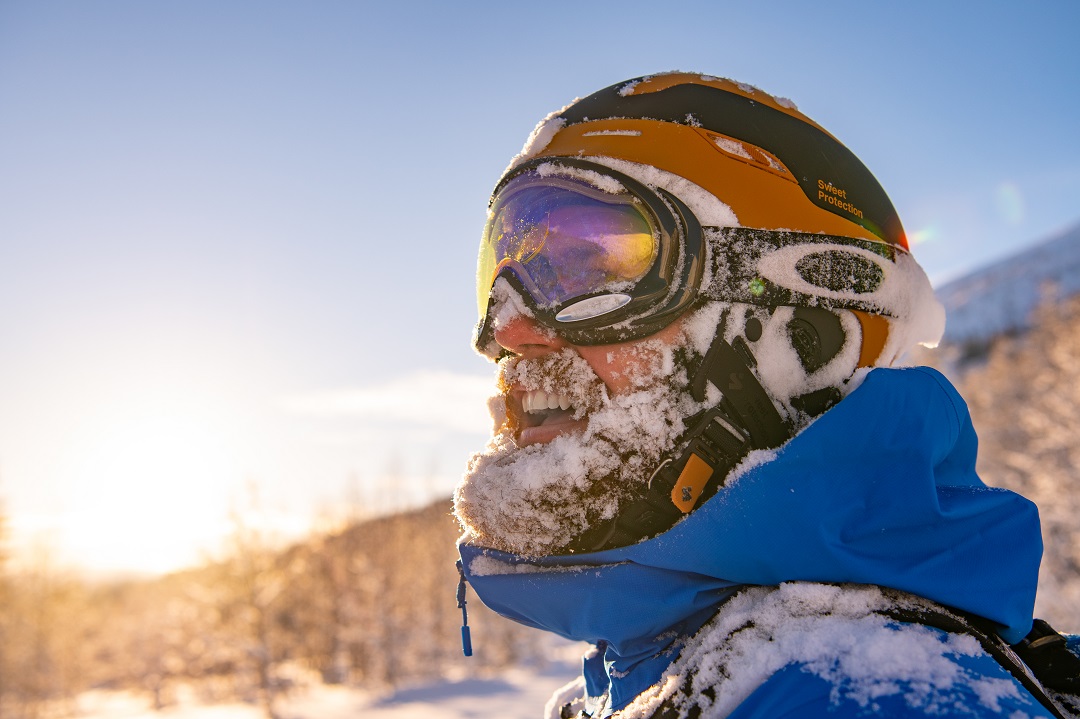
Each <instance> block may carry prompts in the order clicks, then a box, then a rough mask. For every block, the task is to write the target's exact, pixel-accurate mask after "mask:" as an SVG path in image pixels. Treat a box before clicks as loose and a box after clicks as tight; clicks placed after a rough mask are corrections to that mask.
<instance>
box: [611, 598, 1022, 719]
mask: <svg viewBox="0 0 1080 719" xmlns="http://www.w3.org/2000/svg"><path fill="white" fill-rule="evenodd" d="M893 602H895V599H894V598H889V597H886V596H885V595H884V594H883V593H882V591H881V590H880V589H878V588H876V587H861V586H836V585H823V584H813V583H788V584H782V585H780V587H779V588H777V589H776V590H771V589H769V588H759V589H751V590H748V591H745V592H743V593H741V594H739V595H737V596H736V597H734V598H733V599H732V600H731V601H729V602H728V603H727V604H725V605H724V607H723V608H722V609H721V610H720V612H719V614H717V616H716V617H715V618H714V619H713V620H712V621H711V622H710V623H709V624H707V625H706V626H705V627H704V628H703V629H702V630H701V631H699V632H698V634H697V635H696V636H695V637H694V638H693V639H692V640H691V641H690V643H689V644H688V645H687V646H686V648H685V649H684V650H683V652H682V654H681V655H680V656H679V659H678V660H676V661H675V662H674V663H673V664H672V666H671V667H670V668H669V669H668V671H667V673H666V675H665V677H664V679H663V680H662V681H661V682H659V683H658V684H657V685H656V686H654V687H653V688H652V689H651V690H649V691H647V692H645V693H644V694H642V695H641V696H639V697H638V698H637V699H636V700H635V701H634V702H633V703H632V704H631V705H630V706H629V707H628V708H627V709H625V710H623V712H622V713H621V715H623V716H625V717H627V719H637V718H639V717H647V716H651V713H652V712H653V711H655V709H656V707H658V706H659V704H660V703H661V702H663V701H664V700H665V699H672V700H674V701H675V703H676V704H679V703H680V701H681V700H683V699H685V697H683V696H682V694H681V693H682V692H683V691H684V690H683V687H684V686H686V682H687V680H688V681H689V686H690V691H691V695H692V696H693V697H694V699H695V701H697V702H699V703H702V702H705V703H707V704H708V705H707V706H704V707H703V709H704V710H705V711H703V713H702V716H704V717H724V716H727V715H728V714H730V713H731V712H732V711H733V710H734V709H735V708H736V707H737V706H738V705H739V704H740V703H741V702H743V701H744V700H745V699H746V698H747V697H748V696H750V694H751V693H752V692H753V691H754V690H755V689H757V688H758V687H759V686H761V685H762V684H763V683H764V682H765V681H766V680H767V679H768V678H769V677H770V676H772V675H773V674H775V673H776V672H778V671H779V670H781V669H783V668H784V667H786V666H790V665H801V666H802V669H803V671H806V672H809V673H811V674H814V675H816V676H818V677H820V678H821V679H824V680H825V681H827V682H829V683H830V684H831V685H832V691H831V701H832V702H833V703H834V704H835V703H839V702H840V701H853V702H855V703H856V704H858V705H859V706H860V707H864V708H866V707H870V708H873V706H874V702H875V701H876V700H878V699H880V698H882V697H885V696H892V695H897V694H901V693H902V694H903V695H904V701H905V703H906V704H907V705H908V706H910V707H912V708H917V709H921V710H922V711H923V712H925V713H927V714H931V715H932V714H936V713H941V711H942V710H943V709H944V708H946V707H951V706H953V705H954V703H955V701H956V698H957V696H958V694H957V690H958V689H961V688H966V689H968V690H970V691H971V692H972V693H974V694H975V696H976V697H978V699H979V702H980V704H981V705H982V706H984V707H986V708H987V709H988V710H990V711H994V712H998V711H1000V710H1001V706H1000V701H1001V700H1002V699H1005V698H1009V699H1014V700H1020V701H1023V698H1022V696H1021V694H1020V692H1018V691H1017V689H1016V686H1015V685H1014V684H1013V683H1012V682H1010V681H1008V680H1005V679H995V678H987V677H979V676H972V675H970V674H969V673H968V672H966V670H965V669H964V667H963V666H961V665H960V664H959V663H958V662H957V661H956V658H958V657H963V656H968V657H971V656H983V655H984V654H983V650H982V648H981V647H980V646H979V644H978V642H977V641H975V640H974V639H973V638H971V637H968V636H965V635H946V634H943V633H942V632H939V631H936V630H934V629H931V628H929V627H925V626H921V625H902V624H898V623H896V622H894V621H892V620H890V619H888V618H886V617H884V616H882V615H881V614H878V613H877V612H880V611H883V610H886V609H887V608H888V607H889V606H890V604H892V603H893ZM706 689H711V692H712V693H711V694H709V693H704V692H705V690H706ZM710 696H712V697H713V698H712V700H710V699H709V698H708V697H710Z"/></svg>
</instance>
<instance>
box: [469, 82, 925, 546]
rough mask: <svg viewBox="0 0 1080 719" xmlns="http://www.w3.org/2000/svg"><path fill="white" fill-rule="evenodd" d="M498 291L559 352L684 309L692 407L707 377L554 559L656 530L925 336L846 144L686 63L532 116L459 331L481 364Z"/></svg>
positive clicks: (883, 198) (898, 245) (899, 234)
mask: <svg viewBox="0 0 1080 719" xmlns="http://www.w3.org/2000/svg"><path fill="white" fill-rule="evenodd" d="M507 286H508V287H510V288H511V289H513V290H514V291H516V295H517V296H518V297H519V298H520V299H521V300H522V302H521V303H512V304H513V306H514V311H524V312H527V313H530V314H531V315H532V316H533V317H534V319H535V320H536V321H538V322H539V323H540V324H542V325H544V326H546V327H548V328H549V329H551V330H554V331H556V332H557V333H558V334H559V335H561V336H562V337H564V338H565V339H566V340H567V341H568V342H570V343H572V344H577V345H598V344H609V343H614V342H620V341H627V340H632V339H640V338H643V337H647V336H649V335H651V334H653V333H655V332H658V331H659V330H661V329H662V328H664V327H666V326H668V325H669V324H671V323H672V322H673V321H675V320H676V319H677V318H682V317H688V316H689V315H688V312H689V311H690V310H692V309H693V308H698V307H700V308H702V312H700V313H697V314H696V315H695V318H697V317H704V318H707V319H708V318H712V319H709V321H710V322H711V325H710V327H709V328H708V333H707V334H708V335H709V337H711V338H712V339H711V344H710V343H708V342H706V343H705V344H706V345H707V347H705V346H701V345H698V344H695V349H696V350H698V351H699V352H700V355H695V357H696V359H692V360H691V359H688V366H687V369H688V376H689V377H690V392H691V394H692V395H693V397H694V399H695V400H697V401H699V402H704V401H705V399H706V395H707V386H708V385H713V386H715V387H716V389H717V390H719V392H720V396H721V399H720V401H719V403H718V404H715V405H712V406H709V408H708V409H707V410H705V411H703V412H702V413H701V414H700V415H698V416H694V417H691V418H689V420H688V422H687V426H688V429H687V431H686V432H685V433H684V434H683V435H681V436H680V439H679V442H678V445H677V447H676V449H675V451H674V452H673V453H672V454H670V455H668V456H667V457H666V458H665V459H664V460H663V461H662V462H661V463H660V465H659V466H658V467H657V468H656V469H655V472H654V473H653V474H652V477H651V479H650V480H649V482H648V492H647V494H646V496H644V497H642V498H641V499H640V500H639V501H636V502H634V503H632V504H630V505H628V506H622V507H620V510H619V512H618V513H617V514H616V515H615V516H614V517H613V518H612V519H611V520H610V521H606V522H604V523H601V524H598V525H597V526H594V527H592V528H591V529H590V530H589V531H588V532H586V533H585V534H583V535H582V536H580V537H578V538H577V539H576V540H575V542H574V544H573V545H572V546H571V548H570V550H571V551H595V550H598V549H602V548H607V547H613V546H622V545H625V544H628V543H631V542H634V541H637V540H638V539H641V538H642V537H646V536H653V535H655V534H658V533H660V532H662V531H664V530H665V529H667V528H668V527H670V526H672V525H673V524H674V523H675V522H676V521H677V520H678V518H679V517H681V516H682V515H684V514H685V513H687V512H689V511H692V510H693V508H694V507H695V506H697V505H698V504H699V503H700V502H701V501H703V500H704V499H707V498H708V496H710V495H711V494H712V493H713V492H715V491H716V489H717V487H718V486H719V484H720V483H721V482H722V478H723V477H725V476H727V474H728V472H729V471H730V470H731V469H732V468H734V467H735V466H736V465H737V464H738V463H739V462H740V461H742V459H743V458H745V457H746V455H747V454H748V453H749V452H750V451H751V450H754V449H766V448H772V447H778V446H780V445H781V444H783V442H785V441H786V440H787V439H789V438H790V437H791V436H792V435H793V434H794V433H795V432H797V431H798V429H799V428H800V427H801V426H805V422H806V421H807V420H808V418H810V417H813V416H817V415H818V414H820V413H821V412H824V411H825V410H826V409H828V408H829V407H830V406H832V405H833V404H835V402H837V401H839V400H840V398H841V397H842V396H843V393H844V391H846V389H850V386H851V385H850V383H849V382H848V380H849V379H850V378H851V376H852V375H853V374H854V372H855V370H856V369H857V368H859V367H870V366H874V365H888V364H892V363H893V362H894V361H895V360H896V359H897V358H898V357H899V356H901V355H902V354H903V353H905V352H906V351H908V350H909V349H911V348H912V347H913V346H914V345H915V344H926V345H930V346H933V345H935V344H936V343H937V342H938V340H939V339H940V337H941V333H942V331H943V329H944V310H943V308H942V307H941V305H940V303H938V302H937V300H936V299H935V298H934V295H933V290H932V289H931V287H930V282H929V280H928V279H927V277H926V274H925V273H924V272H923V270H922V269H921V268H920V267H919V266H918V264H916V263H915V261H914V260H913V259H912V258H911V255H910V253H909V247H908V242H907V238H906V236H905V234H904V230H903V227H902V225H901V223H900V219H899V217H898V216H897V214H896V211H895V209H894V208H893V206H892V203H891V202H890V201H889V198H888V196H887V195H886V194H885V191H884V190H883V189H882V187H881V186H880V184H879V183H878V182H877V180H876V179H875V178H874V176H873V175H872V174H871V173H870V171H869V170H868V169H867V168H866V167H865V166H864V165H863V164H862V162H860V161H859V159H858V158H857V157H856V156H855V155H854V154H853V153H852V152H851V151H850V150H848V149H847V148H846V147H845V146H844V145H843V144H841V143H840V142H839V141H838V140H837V139H836V138H835V137H833V136H832V135H831V134H829V133H828V132H826V131H825V130H824V129H823V128H821V127H820V126H819V125H818V124H816V123H815V122H813V121H812V120H810V119H809V118H807V117H806V116H805V115H803V114H802V113H800V112H799V111H798V110H797V109H796V108H795V106H794V105H793V104H792V103H791V102H790V101H787V100H783V99H778V98H775V97H773V96H771V95H769V94H767V93H765V92H762V91H761V90H758V89H756V88H753V87H750V86H747V85H744V84H740V83H735V82H733V81H731V80H725V79H720V78H715V77H711V76H705V75H696V74H687V73H666V74H659V75H651V76H648V77H642V78H637V79H635V80H630V81H627V82H623V83H619V84H616V85H612V86H611V87H608V88H606V89H603V90H600V91H599V92H596V93H594V94H592V95H589V96H588V97H585V98H583V99H579V100H576V101H575V102H573V103H571V104H570V105H568V106H566V107H565V108H563V109H562V110H560V111H558V112H555V113H552V114H551V115H549V116H548V117H547V118H545V119H544V120H543V121H541V122H540V124H539V125H537V127H536V129H535V130H534V131H533V133H532V135H531V137H530V138H529V140H528V141H527V142H526V144H525V147H524V148H523V150H522V152H521V153H520V154H519V155H518V156H517V157H515V158H514V159H513V161H512V162H511V163H510V166H509V167H508V168H507V169H506V171H505V173H504V174H503V177H502V178H501V179H500V181H499V183H498V184H497V185H496V188H495V191H494V192H493V193H492V196H491V201H490V204H489V212H488V222H487V225H486V227H485V230H484V234H483V237H482V240H481V247H480V257H479V262H478V268H477V301H478V309H479V316H480V320H479V323H478V325H477V330H476V335H475V340H474V341H475V346H476V348H477V349H478V350H479V351H480V352H482V353H484V354H487V355H488V356H491V357H495V356H496V355H498V354H499V352H500V348H499V346H498V345H497V343H496V342H495V341H494V336H493V335H494V325H495V324H496V323H497V322H498V318H499V312H500V311H501V310H500V303H501V302H503V301H504V298H505V295H504V293H503V290H502V289H500V287H501V288H504V289H505V287H507ZM711 309H717V310H718V311H717V312H712V314H709V312H707V311H706V310H711ZM694 322H695V323H696V322H697V320H696V319H695V320H694ZM696 334H697V335H699V336H700V335H701V334H702V333H700V332H696ZM778 358H779V359H778ZM718 478H719V479H718Z"/></svg>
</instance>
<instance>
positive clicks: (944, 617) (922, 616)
mask: <svg viewBox="0 0 1080 719" xmlns="http://www.w3.org/2000/svg"><path fill="white" fill-rule="evenodd" d="M883 591H884V592H885V593H886V596H890V595H891V596H894V597H897V598H899V600H900V601H897V602H896V604H895V605H894V607H893V608H892V609H889V610H887V611H883V612H881V613H882V614H883V615H885V616H887V617H890V618H892V619H895V620H897V621H900V622H905V623H908V624H924V625H926V626H929V627H934V628H936V629H941V630H942V631H945V632H949V633H950V634H967V635H968V636H971V637H974V638H975V639H976V640H978V642H979V644H980V645H982V648H983V649H984V650H985V651H986V653H987V654H989V655H990V656H991V657H993V658H994V660H995V661H997V663H998V664H1000V665H1001V666H1002V667H1003V668H1004V669H1006V670H1007V671H1008V672H1009V673H1010V674H1012V676H1013V678H1015V679H1016V680H1017V681H1018V682H1020V684H1021V685H1022V686H1023V687H1024V688H1025V689H1027V690H1028V692H1029V693H1030V694H1031V695H1032V696H1033V697H1035V698H1036V699H1037V700H1038V701H1039V703H1040V704H1042V705H1043V706H1044V707H1045V708H1046V710H1047V711H1048V712H1050V713H1051V714H1052V715H1053V716H1054V717H1056V718H1057V719H1073V717H1072V716H1071V715H1068V714H1065V713H1064V710H1063V709H1062V707H1061V706H1060V705H1059V703H1058V702H1062V703H1065V704H1066V705H1067V708H1068V709H1069V710H1070V711H1080V707H1078V706H1075V705H1072V703H1071V702H1069V701H1068V699H1066V698H1064V697H1061V696H1059V695H1058V694H1059V693H1066V694H1075V693H1076V689H1075V687H1076V686H1077V684H1078V683H1080V657H1077V656H1076V655H1074V654H1072V652H1070V651H1069V650H1068V649H1067V648H1066V647H1065V638H1064V637H1063V636H1061V635H1060V634H1058V633H1057V632H1056V631H1054V630H1053V629H1052V628H1051V627H1050V625H1049V624H1047V623H1046V622H1043V621H1042V620H1036V622H1037V623H1040V624H1038V626H1036V627H1034V628H1033V629H1032V633H1031V634H1028V636H1027V637H1026V638H1025V639H1024V641H1022V642H1020V644H1017V645H1014V646H1010V645H1009V644H1006V643H1005V640H1003V639H1002V638H1001V637H1000V636H999V635H998V634H997V632H995V631H994V629H993V624H992V623H991V622H989V621H988V620H986V619H983V618H981V617H977V616H975V615H972V614H968V613H966V612H961V611H959V610H954V609H947V608H945V607H942V606H939V605H935V604H932V603H930V602H929V601H926V600H922V599H919V600H918V601H917V602H915V603H914V604H913V603H911V602H910V601H907V602H905V601H903V598H904V597H906V596H907V595H903V594H901V593H898V592H893V591H891V590H883ZM1047 630H1048V631H1047ZM1033 635H1034V637H1033ZM1051 635H1053V636H1056V637H1057V638H1058V639H1060V642H1058V641H1056V640H1054V639H1053V637H1052V636H1051ZM1055 649H1056V650H1055ZM1061 652H1063V653H1064V654H1062V653H1061ZM1022 655H1023V656H1022ZM1046 657H1049V662H1048V663H1053V664H1054V665H1055V666H1056V669H1057V674H1058V676H1057V677H1054V676H1044V675H1043V674H1041V673H1039V671H1038V668H1039V667H1040V666H1042V664H1043V663H1044V662H1046ZM1029 658H1032V659H1033V660H1034V664H1028V663H1027V662H1026V661H1025V660H1026V659H1029ZM1070 660H1071V661H1070ZM1070 671H1072V672H1074V673H1073V674H1072V675H1071V676H1066V674H1067V673H1068V672H1070ZM1054 690H1056V691H1054ZM1052 693H1053V695H1052Z"/></svg>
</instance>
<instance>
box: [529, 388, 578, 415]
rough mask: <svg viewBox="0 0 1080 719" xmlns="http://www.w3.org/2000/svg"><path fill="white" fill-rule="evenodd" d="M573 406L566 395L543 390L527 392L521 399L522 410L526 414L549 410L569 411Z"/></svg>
mask: <svg viewBox="0 0 1080 719" xmlns="http://www.w3.org/2000/svg"><path fill="white" fill-rule="evenodd" d="M571 406H573V405H571V404H570V398H569V397H567V396H566V395H564V394H552V393H551V392H545V391H544V390H542V389H538V390H534V391H532V392H526V393H525V394H524V395H523V396H522V398H521V408H522V409H523V410H524V411H526V412H543V411H544V410H548V409H562V410H568V409H570V407H571Z"/></svg>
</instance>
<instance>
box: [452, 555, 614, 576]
mask: <svg viewBox="0 0 1080 719" xmlns="http://www.w3.org/2000/svg"><path fill="white" fill-rule="evenodd" d="M595 569H596V567H595V566H594V567H582V566H569V567H544V566H540V565H537V564H529V563H527V562H520V563H511V562H503V561H501V560H499V559H495V558H494V557H488V556H486V555H483V554H481V555H480V556H478V557H474V558H473V560H472V561H471V562H469V572H470V573H471V574H472V575H473V576H476V577H489V576H495V575H500V574H566V573H580V572H585V571H590V570H595Z"/></svg>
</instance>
